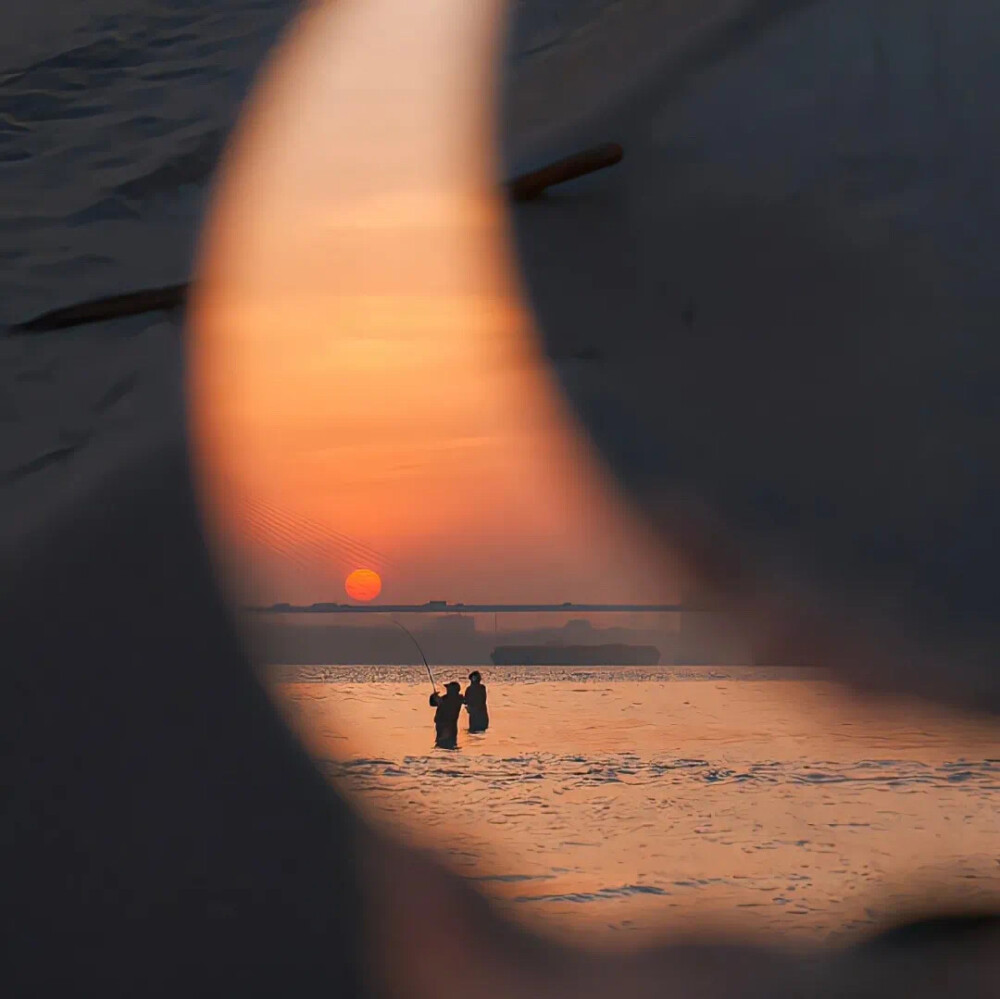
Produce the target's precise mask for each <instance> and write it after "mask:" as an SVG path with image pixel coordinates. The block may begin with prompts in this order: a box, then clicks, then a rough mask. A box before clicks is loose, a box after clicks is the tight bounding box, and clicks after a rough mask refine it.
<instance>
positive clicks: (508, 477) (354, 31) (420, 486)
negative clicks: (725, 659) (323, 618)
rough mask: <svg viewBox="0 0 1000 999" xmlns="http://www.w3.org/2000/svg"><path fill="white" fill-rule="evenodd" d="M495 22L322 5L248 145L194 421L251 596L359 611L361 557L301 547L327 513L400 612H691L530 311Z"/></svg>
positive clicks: (265, 97)
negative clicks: (514, 230) (580, 426)
mask: <svg viewBox="0 0 1000 999" xmlns="http://www.w3.org/2000/svg"><path fill="white" fill-rule="evenodd" d="M499 8H500V4H499V3H498V2H497V0H489V2H484V3H476V4H470V3H468V2H467V0H429V2H427V3H423V4H412V3H409V2H407V0H366V2H365V3H360V2H351V0H344V2H341V3H338V4H335V5H332V6H328V7H324V8H321V9H317V10H314V11H312V12H311V13H310V14H309V15H307V17H306V18H305V19H304V20H303V21H302V22H300V24H299V26H298V28H297V29H296V30H295V31H293V33H292V34H291V36H290V37H289V39H288V40H287V41H286V43H285V45H284V46H283V47H282V48H281V49H280V50H279V52H278V53H277V54H276V57H275V60H274V61H273V63H272V65H271V67H270V68H269V69H268V70H267V71H266V72H265V74H264V77H263V79H262V82H261V86H260V88H259V90H258V93H257V95H256V98H255V99H254V101H252V103H251V106H250V111H249V113H248V116H247V119H246V121H245V122H244V126H243V128H242V130H241V133H240V134H239V135H238V136H237V141H236V142H235V144H234V147H233V149H232V150H231V152H230V158H229V164H228V168H227V169H226V170H225V171H224V172H223V179H222V182H221V185H220V188H219V191H218V195H217V200H216V205H215V211H214V214H213V217H212V219H211V222H210V225H209V228H208V233H207V238H206V243H205V246H204V255H203V267H202V275H203V281H202V288H201V292H200V294H199V297H198V299H197V300H196V303H195V313H194V316H195V318H194V323H193V329H194V337H193V349H192V352H191V368H190V375H191V382H190V388H191V393H192V407H191V408H192V414H193V415H192V420H193V429H194V437H195V449H196V459H197V462H198V466H199V471H200V475H201V481H202V484H203V488H204V490H205V492H206V494H207V495H208V496H209V497H210V500H211V502H210V504H209V507H210V514H211V516H212V517H213V523H215V524H216V526H219V525H221V526H222V529H223V531H224V532H226V533H227V535H228V536H229V537H230V538H234V537H235V538H240V539H242V540H243V541H244V542H245V543H246V544H247V546H248V554H249V556H250V559H251V562H252V563H253V565H254V566H255V567H256V573H255V577H254V578H255V588H256V591H257V592H256V593H255V596H260V597H263V598H264V599H288V600H295V601H299V600H309V601H311V600H331V599H333V600H337V599H343V596H344V594H343V589H342V581H343V577H344V575H345V574H346V570H347V569H349V568H351V567H353V566H351V565H350V564H349V563H350V562H352V561H359V559H357V558H356V557H355V556H353V555H352V554H351V553H350V552H348V553H346V554H345V553H344V552H340V553H339V555H338V554H337V553H336V552H334V551H332V550H331V554H330V557H329V558H327V556H326V555H325V553H324V552H323V551H322V550H321V549H322V545H321V544H319V543H311V544H310V545H306V546H302V545H300V546H299V547H298V548H296V545H295V537H294V536H295V534H296V531H297V530H298V529H297V528H296V527H295V526H294V525H296V524H300V523H306V522H308V523H309V524H310V525H312V526H311V527H310V530H314V531H315V533H316V537H320V536H321V535H322V533H323V528H324V527H327V526H328V527H329V528H330V529H331V530H334V531H338V532H341V533H342V534H344V535H349V536H350V537H351V538H353V539H356V540H357V541H358V542H360V543H361V544H362V545H366V546H370V547H371V548H373V549H377V550H378V552H380V553H383V554H384V555H385V556H386V559H385V560H384V564H382V565H376V566H375V568H378V569H380V571H381V572H382V574H383V578H384V583H385V586H384V590H383V593H382V599H384V600H392V601H395V600H405V601H409V600H414V601H423V600H427V599H449V600H465V601H467V602H468V601H473V600H553V601H562V600H570V599H572V600H618V599H621V600H626V599H660V598H664V597H669V596H672V595H673V593H672V588H671V587H669V586H667V585H666V584H665V583H664V581H663V580H662V579H659V578H658V577H657V575H656V573H655V572H654V571H653V569H652V567H651V565H650V564H649V562H648V561H647V551H646V545H645V542H644V539H643V538H642V536H641V535H640V534H639V532H638V529H637V528H636V526H635V525H634V524H632V523H631V522H630V520H629V518H628V517H627V516H626V515H625V513H624V511H623V509H622V508H621V506H620V505H619V504H618V503H617V502H616V501H615V500H614V498H613V496H612V494H611V493H609V491H608V489H607V487H606V483H605V481H604V479H603V476H602V475H601V473H600V470H599V469H598V467H597V466H596V464H595V463H594V461H593V459H592V456H591V455H590V453H589V451H588V449H587V447H586V445H585V444H584V442H583V441H582V439H581V438H580V436H579V434H578V433H577V431H576V430H575V428H573V426H572V424H571V423H570V422H569V420H568V418H567V415H566V413H565V411H564V410H563V407H562V403H561V400H560V399H559V397H558V395H557V393H555V392H554V391H553V386H552V384H551V382H550V379H549V376H548V374H547V373H546V371H545V368H544V366H543V365H542V364H541V363H540V360H539V357H538V354H537V345H536V341H535V339H534V335H533V332H532V327H531V320H530V317H529V315H528V314H527V312H526V310H525V308H524V306H523V304H522V301H521V298H520V296H519V294H518V288H517V282H516V280H515V279H514V277H513V273H514V272H513V268H512V266H511V262H510V260H509V258H508V244H507V241H506V235H505V219H504V215H503V206H502V204H501V202H500V201H499V199H498V197H497V194H496V190H495V186H494V185H495V175H496V170H495V166H494V154H493V149H492V141H491V134H492V133H491V129H492V122H491V121H490V110H491V108H492V105H493V101H494V94H493V80H492V70H491V58H490V54H491V52H492V50H493V48H494V46H495V44H496V42H497V38H498V37H499V36H498V23H497V12H498V10H499ZM262 507H263V508H266V509H267V510H269V511H272V512H271V514H269V516H270V517H271V521H270V522H269V523H265V524H263V525H262V524H261V522H260V520H259V518H258V519H257V520H254V518H253V517H250V525H251V526H249V527H248V526H247V518H248V516H249V515H250V512H251V511H253V510H258V509H260V508H262ZM274 511H277V513H274ZM254 516H256V514H254ZM275 525H277V526H275ZM282 525H283V526H282ZM289 525H291V526H289ZM334 547H336V545H334ZM289 550H291V552H292V553H291V554H289ZM362 561H363V560H362ZM372 561H378V559H373V560H372Z"/></svg>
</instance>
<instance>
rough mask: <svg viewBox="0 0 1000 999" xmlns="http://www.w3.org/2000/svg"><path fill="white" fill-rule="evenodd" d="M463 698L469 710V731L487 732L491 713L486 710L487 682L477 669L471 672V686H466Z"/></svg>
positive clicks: (466, 708)
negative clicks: (484, 681)
mask: <svg viewBox="0 0 1000 999" xmlns="http://www.w3.org/2000/svg"><path fill="white" fill-rule="evenodd" d="M463 700H464V701H465V710H466V711H468V712H469V731H470V732H485V731H486V730H487V729H488V728H489V727H490V714H489V712H488V711H487V710H486V684H485V683H483V678H482V675H481V674H480V672H479V670H477V669H475V670H473V671H472V672H471V673H470V674H469V686H468V687H466V688H465V697H464V698H463Z"/></svg>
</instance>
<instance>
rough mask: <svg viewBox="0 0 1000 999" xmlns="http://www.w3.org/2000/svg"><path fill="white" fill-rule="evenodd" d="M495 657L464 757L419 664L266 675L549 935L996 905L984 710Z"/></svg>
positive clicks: (417, 824)
mask: <svg viewBox="0 0 1000 999" xmlns="http://www.w3.org/2000/svg"><path fill="white" fill-rule="evenodd" d="M467 673H468V670H467V669H463V668H457V669H452V670H449V671H442V672H441V676H440V677H439V680H441V681H444V680H447V679H452V678H460V679H463V680H464V677H465V675H466V674H467ZM484 673H485V674H486V675H485V680H486V683H487V684H488V687H489V698H490V710H491V718H492V727H491V729H490V731H489V732H488V733H486V734H485V735H482V736H480V735H475V736H473V735H470V734H469V733H467V732H462V733H461V736H460V747H459V749H458V750H457V751H454V752H451V751H446V750H436V749H434V748H433V746H432V741H433V726H432V721H431V719H432V710H431V709H430V708H429V707H428V705H427V695H428V691H429V683H428V680H427V676H426V673H423V671H422V668H421V669H419V670H418V669H411V668H405V667H404V668H397V667H294V668H293V667H284V668H278V669H276V670H274V672H273V679H274V680H275V681H276V691H277V692H278V696H279V698H280V700H281V702H282V703H283V704H284V705H285V706H286V707H287V710H288V711H289V717H290V718H291V720H292V724H293V726H294V727H295V728H296V729H297V730H298V731H299V732H301V733H302V734H303V735H304V737H305V740H306V742H307V745H308V746H309V748H310V750H311V751H312V752H313V754H314V755H315V757H316V758H317V759H318V760H319V761H320V763H321V766H322V767H323V768H324V769H325V770H326V772H328V773H329V774H330V775H331V777H334V778H335V779H339V780H342V781H343V782H344V784H345V785H346V786H347V787H348V788H349V789H350V790H351V791H352V792H353V793H354V794H355V796H356V797H357V799H358V800H359V801H360V803H361V805H362V807H363V808H364V810H365V811H366V812H367V813H368V814H369V815H370V816H372V817H373V818H375V819H376V820H377V821H380V822H383V823H387V824H389V825H391V826H393V827H395V828H397V829H402V830H404V832H405V834H406V835H407V836H408V837H409V838H411V839H414V840H416V841H418V842H420V843H422V844H426V845H429V846H432V847H433V848H435V849H436V850H438V851H439V852H440V853H441V855H442V856H443V857H444V858H445V859H446V860H447V861H448V862H449V863H450V864H451V865H452V866H453V867H454V868H455V869H456V870H458V871H459V872H460V873H461V874H463V875H464V876H466V877H468V878H470V879H472V880H474V881H475V882H476V883H477V884H478V885H479V887H480V888H481V889H483V890H484V891H486V892H488V893H489V894H490V895H492V896H494V897H495V898H496V899H498V900H499V902H500V904H501V905H502V906H503V907H504V908H505V909H507V910H508V911H509V912H511V913H513V914H514V915H515V917H517V918H519V919H524V920H528V921H529V922H531V923H533V924H534V925H535V926H536V927H538V928H540V929H542V930H543V931H547V932H551V933H554V934H557V935H574V936H578V935H579V934H580V933H585V934H587V935H589V936H590V937H591V938H592V939H593V940H594V941H595V942H597V943H620V942H623V941H627V942H630V943H631V942H638V941H639V940H641V939H642V938H643V937H644V936H645V935H647V934H648V933H650V932H651V931H653V930H655V929H657V928H658V927H663V926H664V925H665V926H666V927H667V928H671V927H672V928H681V927H683V928H690V927H691V926H692V925H696V923H697V921H699V920H709V919H711V920H712V921H713V922H715V923H718V922H720V921H721V922H723V923H724V924H726V925H728V926H731V927H733V928H734V929H737V930H739V931H741V932H751V933H757V932H761V933H763V932H770V933H773V932H778V933H781V934H782V935H784V936H787V937H789V938H790V939H793V940H801V941H805V940H810V941H836V940H839V939H844V938H845V937H846V936H850V935H856V934H858V933H863V932H868V931H871V930H872V929H874V928H875V927H877V926H878V925H881V924H882V923H885V922H887V921H892V920H893V919H895V918H898V917H899V916H903V915H907V914H910V913H912V912H914V911H916V910H918V909H919V908H922V907H924V906H926V905H929V904H934V905H936V906H945V907H949V906H951V905H955V906H958V905H962V906H979V905H983V904H987V903H989V904H993V905H997V904H998V903H1000V831H998V822H997V819H998V815H1000V810H998V806H1000V743H998V740H997V737H996V734H995V730H994V729H993V728H992V727H991V726H990V725H989V724H988V723H987V722H978V721H975V720H969V719H963V718H959V717H956V716H953V715H948V714H945V713H942V712H940V711H938V710H937V709H933V708H930V707H928V706H926V705H922V704H918V703H904V704H893V705H890V704H862V703H857V702H854V701H851V700H848V699H847V698H846V697H845V695H843V694H842V693H841V692H840V690H839V689H838V688H837V687H836V686H835V685H833V684H832V683H830V682H828V681H827V680H826V679H825V678H824V677H823V676H822V674H819V673H817V672H815V671H809V670H799V671H789V670H767V669H761V668H745V669H744V668H729V667H725V668H722V667H718V668H716V667H690V668H684V667H660V668H652V669H650V668H617V667H607V668H589V667H588V668H581V669H573V668H562V667H529V668H510V667H507V668H502V669H494V670H485V671H484ZM446 674H447V675H446ZM463 721H464V719H463ZM337 761H339V763H338V762H337Z"/></svg>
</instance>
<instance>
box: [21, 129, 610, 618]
mask: <svg viewBox="0 0 1000 999" xmlns="http://www.w3.org/2000/svg"><path fill="white" fill-rule="evenodd" d="M623 155H624V153H623V151H622V147H621V146H620V145H618V143H617V142H605V143H602V144H601V145H599V146H592V147H591V148H589V149H582V150H580V151H579V152H576V153H573V154H572V155H571V156H566V157H564V158H563V159H561V160H556V161H555V162H554V163H549V164H547V165H546V166H543V167H542V168H541V169H538V170H529V171H528V172H527V173H524V174H521V175H520V176H519V177H514V178H513V179H512V180H508V181H507V182H506V183H505V184H504V185H503V186H504V188H505V189H506V191H507V194H508V196H509V197H510V200H511V201H515V202H523V201H535V200H536V199H537V198H539V197H540V196H541V195H542V194H543V193H544V192H545V191H546V190H547V189H548V188H550V187H553V186H554V185H556V184H565V183H566V182H567V181H570V180H576V179H577V178H578V177H584V176H586V175H587V174H589V173H594V172H595V171H597V170H605V169H607V168H608V167H612V166H614V165H615V164H616V163H619V162H621V159H622V157H623ZM190 291H191V282H190V281H184V282H182V283H180V284H171V285H166V286H165V287H162V288H143V289H141V290H139V291H130V292H126V293H125V294H123V295H111V296H109V297H105V298H98V299H93V300H91V301H89V302H79V303H77V304H75V305H68V306H66V307H64V308H61V309H54V310H53V311H51V312H46V313H43V314H42V315H40V316H35V317H34V319H29V320H27V321H26V322H22V323H18V324H16V325H14V326H12V327H11V328H10V332H11V333H12V334H13V335H15V336H17V335H20V336H24V335H26V334H32V333H50V332H53V331H55V330H64V329H70V328H72V327H74V326H86V325H88V324H89V323H99V322H104V321H106V320H109V319H122V318H125V317H126V316H139V315H143V314H145V313H147V312H172V311H173V310H174V309H179V308H182V307H183V306H184V305H185V304H186V303H187V299H188V296H189V294H190ZM410 637H411V638H412V637H413V636H412V635H411V636H410Z"/></svg>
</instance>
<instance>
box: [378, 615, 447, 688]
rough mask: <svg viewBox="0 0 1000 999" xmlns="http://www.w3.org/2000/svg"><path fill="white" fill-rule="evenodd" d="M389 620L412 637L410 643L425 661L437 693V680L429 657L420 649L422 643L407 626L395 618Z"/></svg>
mask: <svg viewBox="0 0 1000 999" xmlns="http://www.w3.org/2000/svg"><path fill="white" fill-rule="evenodd" d="M389 620H390V621H391V622H392V623H393V624H394V625H395V626H396V627H397V628H401V629H402V630H403V631H405V632H406V633H407V635H409V636H410V641H411V642H413V644H414V645H415V646H416V647H417V652H419V653H420V658H421V659H423V661H424V666H426V667H427V675H428V676H429V677H430V678H431V686H432V687H433V688H434V693H435V694H436V693H437V689H438V686H437V680H435V679H434V674H433V673H432V672H431V664H430V663H429V662H428V661H427V656H425V655H424V650H423V649H422V648H420V643H419V642H418V641H417V640H416V639H415V638H414V637H413V632H412V631H410V629H409V628H407V627H406V626H405V625H403V624H400V623H399V621H397V620H396V619H395V618H394V617H391V618H389Z"/></svg>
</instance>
